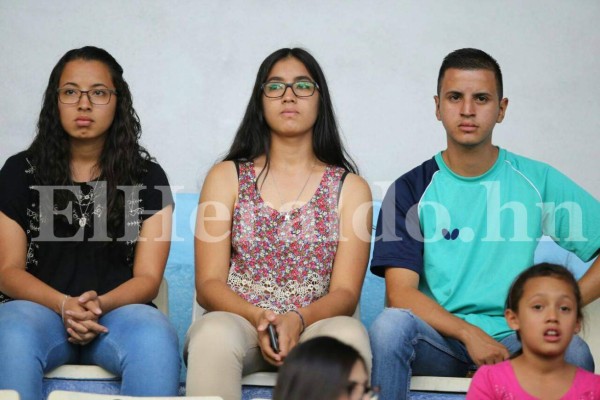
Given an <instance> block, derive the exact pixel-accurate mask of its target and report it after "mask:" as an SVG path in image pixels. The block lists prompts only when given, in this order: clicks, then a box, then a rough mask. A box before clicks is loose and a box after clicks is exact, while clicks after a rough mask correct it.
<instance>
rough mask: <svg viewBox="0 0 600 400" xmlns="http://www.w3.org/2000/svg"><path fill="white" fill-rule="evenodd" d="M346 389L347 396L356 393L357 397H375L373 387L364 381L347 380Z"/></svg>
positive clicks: (374, 398) (374, 399)
mask: <svg viewBox="0 0 600 400" xmlns="http://www.w3.org/2000/svg"><path fill="white" fill-rule="evenodd" d="M346 391H347V393H348V396H349V397H351V398H352V396H353V395H354V396H356V395H358V396H357V397H356V398H357V399H361V400H362V399H365V398H367V399H373V400H376V399H377V393H376V391H375V390H373V388H372V387H371V386H369V385H367V384H365V383H360V382H356V381H350V382H348V386H346Z"/></svg>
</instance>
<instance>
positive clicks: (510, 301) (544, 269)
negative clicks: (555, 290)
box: [505, 263, 583, 321]
mask: <svg viewBox="0 0 600 400" xmlns="http://www.w3.org/2000/svg"><path fill="white" fill-rule="evenodd" d="M540 277H550V278H556V279H560V280H561V281H563V282H565V283H567V284H568V285H569V286H571V288H572V289H573V294H574V295H575V302H576V305H577V319H578V320H579V321H581V320H583V312H582V304H581V292H580V290H579V285H578V284H577V281H576V280H575V277H574V276H573V274H572V273H571V271H569V270H568V269H567V268H565V267H563V266H562V265H557V264H550V263H541V264H536V265H534V266H532V267H530V268H527V269H526V270H525V271H523V272H521V274H520V275H519V276H517V278H516V279H515V280H514V282H513V283H512V285H511V286H510V289H509V290H508V296H507V297H506V305H505V308H506V309H507V310H512V311H514V312H518V311H519V301H520V300H521V298H522V297H523V292H524V290H525V284H526V283H527V281H529V280H530V279H533V278H540Z"/></svg>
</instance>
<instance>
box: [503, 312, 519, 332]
mask: <svg viewBox="0 0 600 400" xmlns="http://www.w3.org/2000/svg"><path fill="white" fill-rule="evenodd" d="M504 318H506V322H507V323H508V326H509V327H510V329H512V330H514V331H518V330H519V317H518V315H517V313H516V312H514V311H513V310H510V309H507V310H505V311H504Z"/></svg>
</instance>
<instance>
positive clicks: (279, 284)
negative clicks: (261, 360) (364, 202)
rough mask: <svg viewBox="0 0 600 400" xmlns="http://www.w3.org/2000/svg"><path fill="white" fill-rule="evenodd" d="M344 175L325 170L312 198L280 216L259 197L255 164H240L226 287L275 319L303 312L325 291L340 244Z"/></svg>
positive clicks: (335, 169) (340, 170) (341, 171)
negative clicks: (277, 314)
mask: <svg viewBox="0 0 600 400" xmlns="http://www.w3.org/2000/svg"><path fill="white" fill-rule="evenodd" d="M345 172H346V171H345V170H344V169H343V168H340V167H335V166H327V167H326V169H325V172H324V173H323V177H322V178H321V182H320V184H319V187H318V188H317V190H316V192H315V194H314V195H313V197H312V198H311V199H310V200H309V201H308V202H307V203H306V204H304V205H303V206H302V207H299V208H295V209H293V210H291V211H288V212H279V211H277V210H275V209H273V208H272V207H270V206H269V205H268V204H267V203H265V202H264V201H263V199H262V197H261V196H260V193H259V191H258V189H257V187H256V183H255V182H256V174H255V172H254V163H253V162H241V163H240V164H239V178H238V179H239V187H238V202H237V205H236V207H235V209H234V211H233V224H232V232H231V246H232V254H231V265H230V268H229V277H228V279H227V283H228V285H229V286H230V287H231V288H232V289H233V290H234V291H235V292H236V293H237V294H238V295H240V296H241V297H242V298H244V299H245V300H246V301H248V302H250V303H252V304H254V305H255V306H257V307H260V308H264V309H269V310H272V311H274V312H277V313H285V312H287V311H290V310H293V309H297V308H301V307H305V306H307V305H309V304H311V303H312V302H314V301H316V300H318V299H320V298H321V297H323V296H324V295H326V294H327V292H328V291H329V281H330V278H331V270H332V268H333V260H334V257H335V253H336V250H337V243H338V234H339V233H338V228H339V216H338V194H339V191H340V183H341V181H342V177H343V176H344V173H345Z"/></svg>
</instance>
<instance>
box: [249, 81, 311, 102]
mask: <svg viewBox="0 0 600 400" xmlns="http://www.w3.org/2000/svg"><path fill="white" fill-rule="evenodd" d="M260 88H261V89H262V91H263V93H264V94H265V96H267V97H269V98H271V99H277V98H279V97H283V95H284V94H285V91H286V90H287V88H291V89H292V92H293V93H294V94H295V95H296V97H310V96H312V95H313V94H315V90H317V89H319V85H318V84H317V82H311V81H298V82H291V83H287V82H265V83H263V84H262V85H261V87H260Z"/></svg>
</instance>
